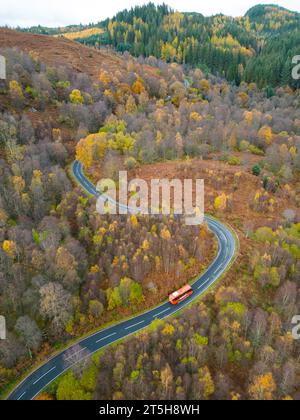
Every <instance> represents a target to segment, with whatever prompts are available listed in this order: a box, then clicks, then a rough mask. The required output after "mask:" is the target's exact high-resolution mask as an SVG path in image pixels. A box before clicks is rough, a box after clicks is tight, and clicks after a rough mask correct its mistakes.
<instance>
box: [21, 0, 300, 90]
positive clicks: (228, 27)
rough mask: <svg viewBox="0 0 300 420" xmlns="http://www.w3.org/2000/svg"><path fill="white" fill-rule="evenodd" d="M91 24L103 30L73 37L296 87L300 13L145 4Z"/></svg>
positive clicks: (240, 77) (45, 30) (261, 83)
mask: <svg viewBox="0 0 300 420" xmlns="http://www.w3.org/2000/svg"><path fill="white" fill-rule="evenodd" d="M94 26H99V27H101V28H102V29H103V33H102V34H97V33H96V34H92V33H91V34H89V33H85V34H84V33H82V36H81V35H80V33H79V34H78V38H77V40H78V41H79V42H82V43H84V44H87V45H93V46H97V47H99V46H105V45H110V46H113V47H114V48H115V49H116V50H117V51H119V52H124V51H128V52H130V54H132V55H134V56H136V57H138V56H140V55H143V56H147V57H149V56H154V57H156V58H160V59H163V60H166V61H167V62H177V63H181V64H187V65H191V66H194V67H200V68H202V70H206V71H210V72H211V73H213V74H216V75H220V76H222V77H225V78H226V79H227V80H229V81H232V82H234V83H237V84H239V83H240V82H241V81H247V82H255V83H257V84H258V85H259V87H267V86H272V87H275V86H278V85H280V86H285V85H290V86H291V87H293V88H295V87H299V82H297V81H295V80H293V79H292V77H291V72H292V67H293V64H292V58H293V57H294V56H295V55H298V54H299V51H298V46H299V41H300V33H299V28H300V15H299V13H296V12H291V11H289V10H287V9H284V8H282V7H279V6H275V5H258V6H255V7H253V8H252V9H250V10H249V11H248V12H247V13H246V14H245V16H243V17H239V18H232V17H229V16H224V15H221V14H220V15H216V16H212V17H204V16H203V15H201V14H200V13H179V12H175V11H174V10H172V9H170V8H169V7H168V6H167V5H160V6H155V5H154V4H152V3H149V4H148V5H145V6H141V7H135V8H132V9H131V10H124V11H122V12H120V13H118V14H117V15H116V16H115V17H114V18H113V19H107V20H105V21H103V22H101V23H99V24H98V25H94ZM89 27H91V25H90V26H88V27H84V26H81V29H85V28H89ZM154 28H155V30H154ZM77 30H78V27H76V26H75V27H69V28H65V29H48V28H41V27H39V28H31V29H29V31H32V32H34V33H45V34H50V35H52V34H56V35H57V34H61V33H62V32H69V31H70V33H72V32H73V31H77Z"/></svg>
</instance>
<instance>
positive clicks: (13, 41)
mask: <svg viewBox="0 0 300 420" xmlns="http://www.w3.org/2000/svg"><path fill="white" fill-rule="evenodd" d="M0 48H18V49H19V50H22V51H24V52H27V53H30V52H34V54H35V55H37V56H38V58H39V59H40V60H41V61H42V62H44V63H46V64H48V65H50V66H59V65H62V66H66V65H67V66H70V67H72V68H73V69H74V70H76V71H78V72H81V73H87V74H88V75H90V76H91V77H98V76H99V69H100V68H103V67H107V68H109V69H110V70H117V69H119V68H120V67H122V63H123V61H122V60H121V59H120V58H119V57H118V56H117V55H116V54H114V53H113V52H109V53H108V52H105V51H99V50H94V49H90V48H88V47H86V46H82V45H80V44H78V43H75V42H73V41H71V40H69V39H66V38H63V37H59V38H54V37H50V36H46V35H33V34H29V33H28V34H26V33H20V32H16V31H13V30H10V29H0Z"/></svg>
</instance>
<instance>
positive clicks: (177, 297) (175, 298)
mask: <svg viewBox="0 0 300 420" xmlns="http://www.w3.org/2000/svg"><path fill="white" fill-rule="evenodd" d="M192 294H193V289H192V287H191V286H190V285H188V284H187V285H186V286H184V287H183V288H182V289H179V290H177V292H174V293H172V294H171V295H170V296H169V301H170V303H171V304H172V305H178V303H180V302H182V301H183V300H184V299H187V298H188V297H189V296H191V295H192Z"/></svg>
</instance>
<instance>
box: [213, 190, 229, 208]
mask: <svg viewBox="0 0 300 420" xmlns="http://www.w3.org/2000/svg"><path fill="white" fill-rule="evenodd" d="M226 207H227V196H226V194H225V193H222V194H221V195H219V196H218V197H217V198H216V199H215V209H216V210H223V211H224V210H226Z"/></svg>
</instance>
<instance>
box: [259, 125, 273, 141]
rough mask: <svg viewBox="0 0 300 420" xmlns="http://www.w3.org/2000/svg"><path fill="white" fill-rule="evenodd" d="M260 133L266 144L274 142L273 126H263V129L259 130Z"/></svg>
mask: <svg viewBox="0 0 300 420" xmlns="http://www.w3.org/2000/svg"><path fill="white" fill-rule="evenodd" d="M258 135H259V137H260V138H262V139H263V140H265V142H266V144H268V145H270V144H272V141H273V132H272V128H271V127H269V126H267V125H265V126H263V127H261V129H260V130H259V132H258Z"/></svg>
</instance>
